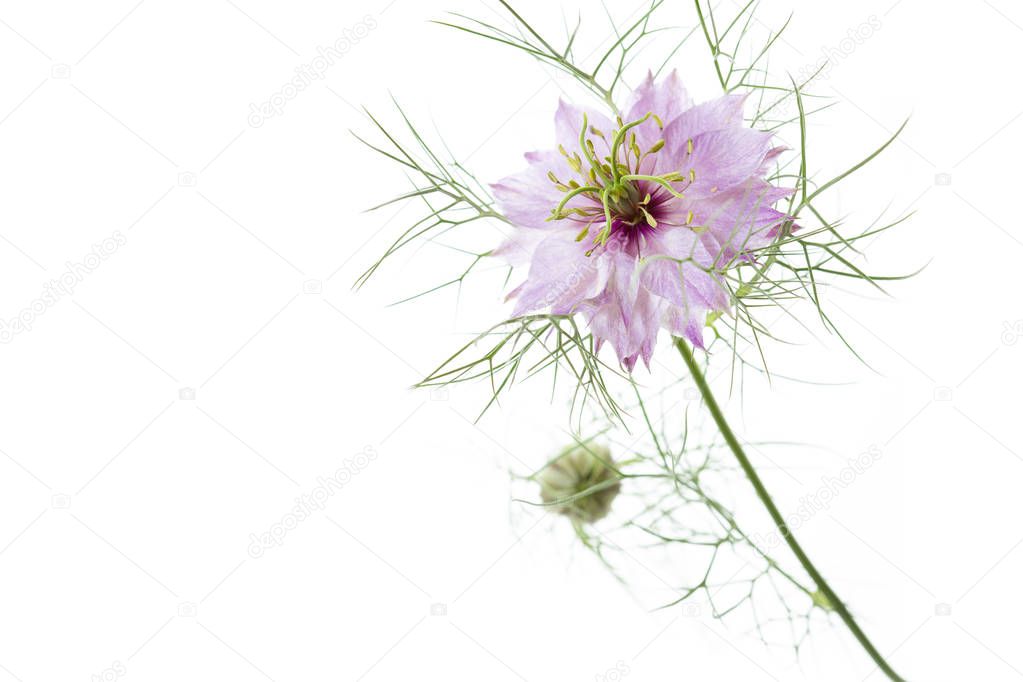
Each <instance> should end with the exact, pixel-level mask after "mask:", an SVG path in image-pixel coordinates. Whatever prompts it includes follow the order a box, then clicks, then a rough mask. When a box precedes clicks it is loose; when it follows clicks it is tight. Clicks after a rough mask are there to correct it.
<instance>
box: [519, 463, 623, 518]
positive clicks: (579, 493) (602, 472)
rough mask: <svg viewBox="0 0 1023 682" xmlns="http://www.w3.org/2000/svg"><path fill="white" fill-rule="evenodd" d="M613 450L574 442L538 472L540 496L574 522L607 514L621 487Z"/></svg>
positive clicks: (602, 516)
mask: <svg viewBox="0 0 1023 682" xmlns="http://www.w3.org/2000/svg"><path fill="white" fill-rule="evenodd" d="M620 478H621V476H620V475H619V474H618V472H617V471H616V470H615V468H614V460H612V459H611V451H610V450H608V448H607V447H605V446H602V445H590V444H587V445H575V446H572V447H570V448H568V449H567V450H565V452H563V453H562V454H561V456H559V457H558V458H557V459H555V460H553V461H552V462H551V463H550V464H548V465H547V466H546V467H545V468H544V469H543V470H542V471H541V472H540V473H539V474H538V475H537V481H538V482H539V483H540V499H542V500H543V501H544V502H545V503H547V504H552V505H553V507H552V508H553V509H554V510H556V511H557V512H558V513H560V514H565V515H566V516H569V517H571V518H572V519H573V520H575V521H580V522H582V523H593V522H594V521H599V520H600V519H602V518H604V517H605V516H607V514H608V512H609V511H610V510H611V502H612V501H613V500H614V498H615V497H616V496H617V495H618V491H619V490H620V488H621V483H620V482H619V479H620Z"/></svg>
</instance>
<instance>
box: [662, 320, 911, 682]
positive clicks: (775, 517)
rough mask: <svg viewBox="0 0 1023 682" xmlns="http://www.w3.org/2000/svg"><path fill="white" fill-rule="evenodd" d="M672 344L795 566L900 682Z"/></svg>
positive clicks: (686, 355) (685, 353)
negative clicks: (796, 562)
mask: <svg viewBox="0 0 1023 682" xmlns="http://www.w3.org/2000/svg"><path fill="white" fill-rule="evenodd" d="M675 345H676V346H677V347H678V350H679V353H681V354H682V359H683V360H685V363H686V366H687V367H688V368H689V373H690V374H692V376H693V381H695V382H696V387H697V388H698V389H699V390H700V394H701V395H702V397H703V401H704V402H705V403H706V404H707V409H708V410H709V411H710V414H711V416H712V417H713V418H714V422H715V423H716V424H717V427H718V430H720V431H721V435H722V436H723V437H724V439H725V442H726V443H728V447H729V448H730V449H731V451H732V454H734V455H735V458H736V459H737V460H739V465H740V466H741V467H742V470H743V472H745V474H746V478H748V479H749V481H750V483H751V484H752V485H753V489H754V490H756V492H757V497H759V498H760V501H761V502H762V503H763V504H764V507H765V508H766V509H767V513H768V514H769V515H770V516H771V520H772V521H774V525H775V526H777V528H778V532H780V533H781V535H782V537H783V538H785V542H786V543H787V544H788V546H789V548H790V549H791V550H792V553H793V554H795V555H796V558H797V559H798V560H799V563H800V564H801V565H802V566H803V570H805V571H806V573H807V575H809V576H810V578H811V579H812V580H813V581H814V582H815V583H816V584H817V589H819V590H820V591H821V593H823V594H824V596H825V597H826V598H827V600H828V605H829V606H830V607H831V608H832V609H834V611H835V612H836V613H838V615H839V617H840V618H841V619H842V622H844V623H845V625H846V627H848V628H849V631H850V632H852V634H853V636H854V637H856V640H857V641H858V642H859V643H860V645H861V646H862V647H863V648H864V649H865V650H866V652H867V654H868V655H869V656H870V658H871V659H873V661H874V663H876V664H877V667H878V668H880V669H881V671H882V672H883V673H884V674H885V675H887V676H888V679H890V680H892V681H893V682H904V680H903V679H902V678H901V677H899V675H898V674H897V673H896V672H895V671H894V670H893V669H892V667H891V666H890V665H888V662H887V661H885V659H884V657H883V656H882V655H881V653H880V652H879V651H878V650H877V648H875V647H874V645H873V644H872V643H871V641H870V639H869V638H868V637H867V635H866V633H864V632H863V630H861V629H860V626H859V624H857V622H856V620H855V619H854V618H853V616H852V614H851V613H849V609H847V608H846V606H845V604H844V603H843V602H842V600H841V599H839V598H838V595H837V594H835V591H834V590H833V589H831V585H829V584H828V583H827V581H826V580H824V576H822V575H821V573H820V571H818V570H817V567H816V566H814V565H813V562H811V561H810V557H808V556H807V555H806V552H805V551H803V548H802V547H801V546H800V544H799V542H797V541H796V537H795V535H793V534H792V531H791V530H789V527H788V525H787V524H786V523H785V518H784V517H783V516H782V514H781V512H780V511H779V510H778V507H777V505H775V503H774V500H773V499H771V495H770V493H768V492H767V488H766V487H765V486H764V482H763V481H762V480H760V476H759V474H757V471H756V469H754V468H753V464H752V462H750V459H749V457H747V456H746V453H745V451H744V450H743V449H742V445H740V443H739V439H738V438H736V436H735V433H734V432H733V431H732V429H731V427H730V426H729V425H728V422H727V421H726V420H725V415H724V413H722V411H721V407H720V406H719V405H718V403H717V400H715V399H714V394H713V393H711V390H710V386H708V384H707V379H706V377H704V375H703V372H702V371H700V368H699V366H698V365H697V364H696V359H695V358H694V357H693V353H692V351H691V350H690V349H689V346H688V344H687V343H686V342H685V341H684V340H682V339H675Z"/></svg>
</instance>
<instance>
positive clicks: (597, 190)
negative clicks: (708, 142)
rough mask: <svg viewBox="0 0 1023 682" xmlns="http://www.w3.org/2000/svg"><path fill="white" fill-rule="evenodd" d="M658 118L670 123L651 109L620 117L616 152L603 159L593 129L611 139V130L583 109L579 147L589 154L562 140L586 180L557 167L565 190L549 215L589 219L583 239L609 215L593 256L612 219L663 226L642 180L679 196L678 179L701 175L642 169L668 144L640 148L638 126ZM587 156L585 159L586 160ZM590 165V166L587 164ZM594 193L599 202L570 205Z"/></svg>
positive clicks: (685, 180) (689, 179)
mask: <svg viewBox="0 0 1023 682" xmlns="http://www.w3.org/2000/svg"><path fill="white" fill-rule="evenodd" d="M650 119H653V120H654V121H655V122H656V123H657V125H658V127H659V128H660V129H661V130H664V123H663V122H662V121H661V119H660V118H658V117H657V116H656V115H655V114H653V113H649V114H647V115H646V116H643V117H642V118H640V119H637V120H635V121H632V122H630V123H625V122H623V121H622V120H621V119H620V118H619V119H618V129H617V130H616V131H615V132H614V136H613V139H612V141H611V145H610V154H609V155H608V156H605V157H604V158H603V159H601V160H599V161H598V155H597V150H596V147H595V146H594V144H593V140H592V139H590V138H589V137H588V136H587V133H589V134H590V135H593V136H594V137H596V138H599V139H600V140H602V141H603V142H604V144H607V143H608V138H607V136H606V135H605V134H604V133H603V132H602V131H600V130H598V129H597V128H595V127H593V126H591V125H590V124H589V120H588V119H587V117H586V115H585V114H584V115H583V127H582V130H580V131H579V149H580V151H581V152H582V154H583V157H580V156H579V154H578V153H573V154H569V153H568V151H567V150H566V149H565V148H564V146H559V148H558V149H559V151H560V152H561V154H562V156H564V157H565V159H566V160H567V162H568V165H569V166H570V167H571V168H572V171H573V172H575V173H577V174H579V176H580V177H581V178H582V179H583V182H584V183H585V184H582V185H581V184H580V183H579V182H577V181H576V180H574V179H572V180H569V181H568V182H564V181H563V180H561V179H560V178H558V177H557V176H556V175H555V174H554V172H553V171H551V172H549V173H548V178H549V179H550V180H551V182H552V183H554V185H555V186H556V187H557V188H558V190H559V191H560V192H563V193H564V194H565V196H564V197H563V198H562V200H561V202H560V203H559V204H558V206H557V207H556V208H555V209H554V210H553V211H552V213H551V216H550V218H548V220H564V219H566V218H569V217H571V216H578V217H580V218H582V219H583V220H587V223H586V227H585V228H584V229H583V230H582V231H581V232H580V233H579V235H578V236H577V237H576V241H582V240H583V239H586V237H587V236H588V235H589V233H590V228H591V227H592V226H593V224H594V223H595V222H598V221H599V220H601V219H603V222H604V226H603V227H602V228H601V230H600V232H598V233H597V235H596V236H595V237H594V238H593V247H592V248H591V249H590V250H589V251H587V252H586V255H587V256H589V255H590V254H592V253H593V251H594V250H595V249H596V248H597V247H598V246H605V245H606V244H607V241H608V239H609V238H610V237H611V229H612V225H614V221H615V219H618V220H620V221H622V222H624V223H626V224H629V225H638V224H640V223H645V224H646V225H648V226H650V227H653V228H655V227H657V219H656V218H655V217H654V216H653V214H652V213H651V212H650V202H651V197H650V194H649V193H641V191H640V189H639V186H638V184H637V183H639V182H649V183H653V184H655V185H657V186H658V187H662V188H664V189H665V190H667V191H668V192H669V193H670V194H671V195H672V196H673V197H676V198H678V199H683V198H685V197H684V196H683V194H682V193H681V192H680V191H678V190H676V189H675V187H673V186H672V183H687V184H689V185H691V184H692V183H693V182H694V181H695V180H696V175H695V172H694V171H693V170H689V171H687V172H682V171H673V172H670V173H665V174H663V175H645V174H642V173H640V167H641V166H642V164H643V161H644V160H646V158H647V157H650V156H654V155H656V154H658V153H659V152H660V151H661V150H662V149H664V140H663V139H661V140H658V141H657V142H655V143H654V144H653V145H652V146H651V147H650V149H648V150H646V152H643V150H641V149H640V147H639V144H638V141H637V138H636V133H635V132H633V131H634V129H635V128H637V127H638V126H640V125H643V124H644V123H646V122H647V121H649V120H650ZM687 152H688V154H687V155H691V154H692V141H691V140H690V141H689V143H688V145H687ZM584 160H585V162H586V163H585V165H584V163H583V161H584ZM586 166H588V168H587V167H586ZM584 194H585V195H590V196H592V197H593V199H594V200H595V202H597V203H599V207H598V206H591V207H574V208H570V209H566V206H567V205H568V202H569V201H571V200H572V199H574V198H575V197H578V196H580V195H584Z"/></svg>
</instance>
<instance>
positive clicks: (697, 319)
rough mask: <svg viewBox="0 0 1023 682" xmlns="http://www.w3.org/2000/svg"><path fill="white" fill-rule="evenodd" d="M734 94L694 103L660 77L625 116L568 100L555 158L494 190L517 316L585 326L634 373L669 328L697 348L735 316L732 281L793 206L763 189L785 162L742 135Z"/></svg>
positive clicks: (675, 83)
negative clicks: (712, 328) (506, 234)
mask: <svg viewBox="0 0 1023 682" xmlns="http://www.w3.org/2000/svg"><path fill="white" fill-rule="evenodd" d="M744 100H745V98H744V97H743V96H738V95H726V96H724V97H721V98H718V99H716V100H712V101H710V102H706V103H704V104H698V105H693V103H692V102H691V101H690V99H689V96H688V95H687V93H686V90H685V88H684V87H683V86H682V84H681V82H680V81H679V78H678V75H677V74H676V73H673V74H672V75H671V76H669V77H668V78H666V79H664V80H663V81H661V82H660V83H655V82H654V79H653V77H652V76H648V77H647V79H646V81H645V82H644V83H643V84H642V85H641V86H640V87H639V88H638V89H637V90H636V91H635V92H634V93H633V96H632V103H631V105H630V106H629V107H627V108H626V110H625V111H624V112H623V113H622V114H621V115H620V116H619V117H618V118H617V120H616V121H611V120H610V119H608V118H607V117H605V116H603V115H601V114H599V113H596V112H592V111H584V110H581V109H577V108H575V107H573V106H571V105H569V104H567V103H565V102H564V101H562V102H561V105H560V107H559V108H558V112H557V115H556V117H555V124H556V125H555V127H556V137H557V143H558V147H557V149H554V150H550V151H541V152H533V153H530V154H526V160H527V161H528V162H529V167H528V168H527V169H526V170H525V171H523V172H521V173H519V174H517V175H513V176H511V177H509V178H506V179H504V180H502V181H501V182H499V183H497V184H496V185H494V193H495V195H496V197H497V199H498V201H499V202H500V205H501V209H502V211H503V213H504V215H505V216H506V217H507V218H508V219H509V220H510V221H511V222H512V223H513V224H514V225H515V227H516V228H517V229H515V231H514V234H513V235H512V236H511V238H510V239H509V240H508V241H507V242H506V243H505V244H504V245H502V246H501V247H500V248H499V249H498V250H497V251H496V252H495V254H496V255H501V256H503V257H505V258H506V259H508V260H509V261H510V262H511V263H512V264H513V265H528V276H527V277H526V280H525V282H523V283H522V284H521V285H520V286H519V287H518V288H516V289H515V290H514V291H513V292H512V293H511V294H510V296H509V297H510V298H514V299H515V300H516V305H515V315H516V316H518V315H523V314H526V313H529V312H536V311H540V310H550V312H551V313H552V314H555V315H572V314H576V313H578V314H581V315H583V316H584V317H585V319H586V320H587V322H588V325H589V328H590V331H591V332H592V333H593V335H594V338H595V339H596V340H597V343H598V345H599V344H602V343H603V342H604V341H609V342H610V343H611V345H612V346H613V347H614V349H615V351H616V352H617V354H618V358H619V360H620V361H621V362H622V364H623V365H625V367H626V368H628V369H629V370H630V371H631V370H632V368H633V367H634V366H635V364H636V360H637V359H638V358H639V357H642V358H643V361H644V362H645V363H646V364H647V365H648V366H649V362H650V357H651V354H652V353H653V348H654V344H655V342H656V339H657V335H658V333H659V331H660V329H661V328H664V329H667V330H668V331H669V332H670V333H671V334H673V335H679V336H685V337H686V338H688V339H689V340H690V341H692V342H693V343H694V344H696V345H697V346H700V347H703V328H704V326H705V323H706V319H707V314H708V313H710V312H720V311H727V310H729V309H730V306H731V301H730V296H729V293H728V291H729V290H728V288H727V287H726V286H725V281H724V276H725V272H726V271H727V270H728V269H729V268H730V267H733V266H734V265H736V264H737V263H740V262H742V261H744V260H750V259H751V258H752V257H753V256H752V254H753V252H754V250H756V249H758V248H761V247H763V246H764V245H766V244H769V243H770V242H771V240H772V239H774V238H775V237H776V236H777V235H778V232H779V230H780V229H781V226H782V224H783V223H784V222H785V221H786V220H787V219H788V217H787V216H786V215H785V214H784V213H782V212H779V211H777V210H775V209H774V208H772V206H773V205H774V204H775V203H776V202H778V201H779V200H780V199H782V198H784V197H787V196H789V195H790V194H791V190H786V189H782V188H779V187H775V186H774V185H772V184H770V183H769V182H767V181H766V180H765V175H766V174H767V171H768V169H769V167H770V166H771V162H772V161H773V160H774V158H775V157H776V156H777V155H778V154H779V153H780V152H781V151H782V149H781V148H780V147H775V146H774V144H773V142H772V135H771V134H770V133H767V132H763V131H759V130H754V129H751V128H748V127H745V126H744V124H743V103H744Z"/></svg>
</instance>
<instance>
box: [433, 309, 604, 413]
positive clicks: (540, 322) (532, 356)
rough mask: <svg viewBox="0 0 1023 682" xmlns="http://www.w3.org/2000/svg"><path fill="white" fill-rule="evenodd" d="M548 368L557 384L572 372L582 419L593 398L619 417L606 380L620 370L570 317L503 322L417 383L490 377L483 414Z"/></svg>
mask: <svg viewBox="0 0 1023 682" xmlns="http://www.w3.org/2000/svg"><path fill="white" fill-rule="evenodd" d="M547 370H550V372H551V374H552V376H553V384H554V387H556V385H557V381H558V376H559V374H566V373H567V374H568V379H567V380H569V381H571V382H572V386H573V399H572V410H571V412H572V414H575V415H576V416H577V417H580V418H581V417H582V415H583V409H584V407H585V405H586V403H587V401H588V400H593V401H595V403H596V404H597V406H598V407H599V408H600V411H601V412H602V413H603V414H604V415H605V416H607V417H610V418H612V419H620V418H621V412H620V410H619V407H618V404H617V402H616V401H615V399H614V398H613V397H612V394H611V391H610V390H609V389H608V386H607V384H606V383H605V379H604V374H605V372H606V373H609V374H612V375H614V374H618V370H616V369H614V368H613V367H609V366H608V365H606V364H604V363H603V362H602V361H601V360H600V359H599V358H598V357H597V348H596V345H595V341H594V339H593V336H592V335H590V334H586V333H584V332H583V331H582V330H580V328H579V325H578V324H577V323H576V321H575V319H573V318H572V317H564V316H557V315H528V316H525V317H518V318H515V319H512V320H508V321H506V322H502V323H501V324H499V325H496V326H495V327H493V328H491V329H489V330H488V331H486V332H484V333H482V334H480V335H479V336H477V337H476V338H474V339H472V340H471V341H470V342H469V343H467V344H465V345H464V346H462V347H461V348H459V349H458V351H456V352H455V353H454V354H453V355H452V356H451V357H449V358H448V359H447V360H445V361H444V362H443V363H441V365H440V366H439V367H438V368H437V369H435V370H434V371H433V372H431V373H430V374H429V376H427V377H426V378H425V379H423V380H422V382H420V384H419V386H422V387H433V386H446V385H449V384H456V383H463V382H467V381H478V380H480V379H484V380H487V381H488V382H489V383H490V387H491V393H492V395H491V398H490V400H489V401H488V402H487V404H486V406H485V407H484V408H483V411H482V412H481V413H480V416H482V415H483V414H484V413H485V412H486V411H487V410H488V409H490V407H491V406H492V405H494V404H495V403H496V402H497V400H498V399H499V397H500V396H501V394H502V393H504V392H506V391H508V390H509V389H510V388H511V387H512V386H513V385H514V384H515V383H516V382H517V381H522V380H524V379H528V378H530V377H532V376H534V375H536V374H539V373H542V372H545V371H547ZM554 387H552V391H553V390H554Z"/></svg>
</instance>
